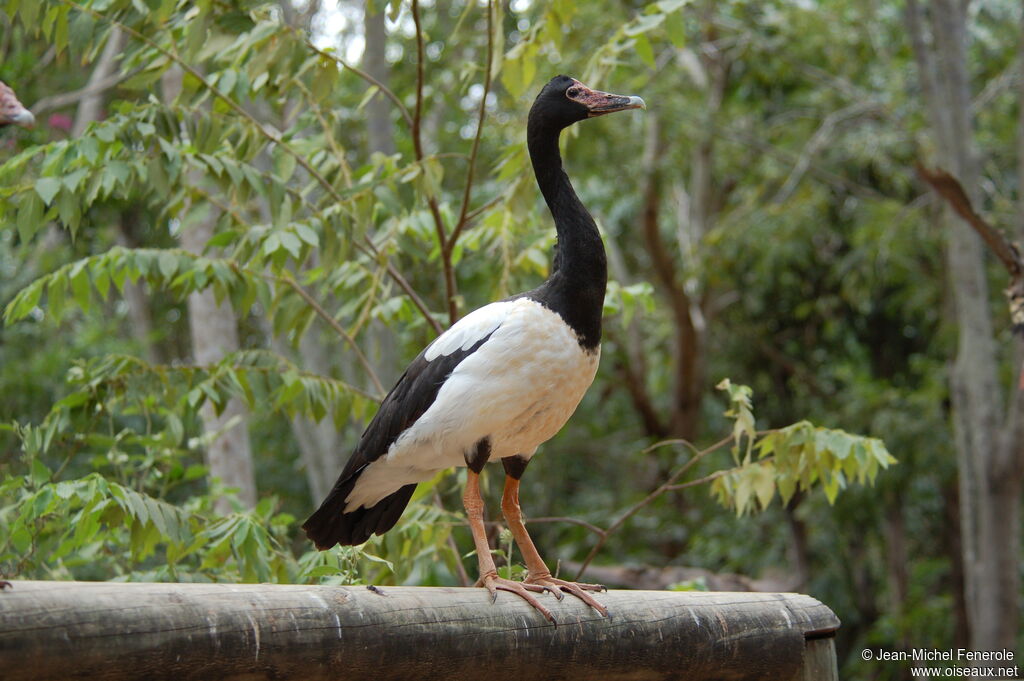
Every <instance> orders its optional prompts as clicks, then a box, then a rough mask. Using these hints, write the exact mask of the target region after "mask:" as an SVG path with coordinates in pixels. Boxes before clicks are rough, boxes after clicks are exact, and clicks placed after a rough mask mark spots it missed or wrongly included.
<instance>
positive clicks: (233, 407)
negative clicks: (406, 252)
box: [163, 68, 256, 514]
mask: <svg viewBox="0 0 1024 681" xmlns="http://www.w3.org/2000/svg"><path fill="white" fill-rule="evenodd" d="M181 81H182V71H181V70H180V69H178V68H173V69H171V70H169V71H168V72H167V73H166V74H165V75H164V78H163V91H164V99H165V101H168V102H169V101H172V100H173V99H174V98H175V97H176V96H177V95H178V93H180V92H181V87H182V82H181ZM201 181H202V178H199V177H194V178H191V179H190V184H193V183H199V182H201ZM207 210H208V213H206V214H205V215H202V216H199V217H196V216H195V213H193V215H192V216H190V218H191V219H183V220H182V228H181V236H180V240H181V247H182V248H184V249H185V250H187V251H191V252H192V253H202V252H203V249H205V248H206V244H207V242H208V241H209V240H210V239H211V238H212V237H213V234H214V229H215V227H216V224H217V213H216V212H215V211H214V210H213V209H212V208H209V207H208V208H207ZM188 316H189V329H190V331H191V337H192V354H193V359H194V361H195V362H196V363H197V364H199V365H209V364H215V363H217V362H219V361H220V360H222V359H223V358H224V357H225V356H226V355H228V354H229V353H231V352H234V351H236V350H238V348H239V345H238V320H237V318H236V317H235V311H234V309H232V307H231V304H230V302H228V301H226V300H225V301H223V302H222V303H217V300H216V298H215V297H214V294H213V290H212V289H207V290H205V291H200V292H196V293H193V294H191V295H190V296H189V297H188ZM200 417H201V418H202V421H203V431H204V433H206V434H208V435H212V437H213V439H212V440H211V441H210V442H209V443H208V444H207V446H206V454H205V456H206V465H207V467H208V468H209V475H210V478H211V479H213V480H220V482H221V483H222V484H223V485H225V486H226V487H232V488H236V489H237V490H238V498H239V499H240V500H241V501H242V503H243V504H244V505H246V506H254V505H255V504H256V477H255V473H254V472H253V463H252V447H251V445H250V442H249V428H248V413H247V410H246V409H245V406H244V405H243V404H242V403H241V401H240V400H238V399H236V398H232V399H231V400H229V401H228V403H227V405H226V406H225V408H224V410H223V411H222V412H221V413H220V414H217V413H216V410H215V408H214V406H213V405H212V404H211V403H210V402H209V401H207V402H205V403H204V404H203V406H202V408H201V409H200ZM214 508H215V509H216V511H217V512H218V513H222V514H226V513H229V512H231V510H232V507H231V504H230V502H229V501H228V499H227V498H219V499H217V500H216V501H215V502H214Z"/></svg>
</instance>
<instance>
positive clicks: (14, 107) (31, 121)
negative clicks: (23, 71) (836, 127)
mask: <svg viewBox="0 0 1024 681" xmlns="http://www.w3.org/2000/svg"><path fill="white" fill-rule="evenodd" d="M35 122H36V119H35V117H34V116H33V115H32V112H31V111H29V110H28V109H26V108H25V107H24V106H22V105H21V102H19V101H18V97H17V95H15V94H14V90H12V89H11V88H10V87H9V86H8V85H7V84H5V83H4V82H3V81H0V127H3V126H5V125H20V126H21V127H23V128H31V127H32V126H33V125H35Z"/></svg>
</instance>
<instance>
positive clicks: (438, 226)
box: [412, 0, 459, 325]
mask: <svg viewBox="0 0 1024 681" xmlns="http://www.w3.org/2000/svg"><path fill="white" fill-rule="evenodd" d="M412 20H413V23H414V24H415V26H416V109H415V110H414V112H413V116H412V144H413V149H414V151H415V153H416V160H417V161H421V162H422V161H423V158H424V154H423V138H422V134H421V123H422V120H423V81H424V71H423V69H424V61H425V59H426V57H425V55H424V48H423V26H422V25H421V23H420V3H419V0H412ZM427 205H428V206H430V215H431V216H432V217H433V218H434V231H435V232H437V244H438V247H439V249H440V251H441V269H442V270H443V274H444V288H445V302H446V303H447V305H446V307H447V308H448V324H449V325H451V324H454V323H455V321H456V320H457V319H458V318H459V306H458V302H457V298H458V288H457V286H456V282H455V269H454V268H453V267H452V260H451V257H445V253H450V251H449V250H448V237H447V235H446V232H445V228H444V218H442V217H441V209H440V207H439V206H438V205H437V197H436V196H428V197H427Z"/></svg>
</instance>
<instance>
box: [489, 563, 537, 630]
mask: <svg viewBox="0 0 1024 681" xmlns="http://www.w3.org/2000/svg"><path fill="white" fill-rule="evenodd" d="M477 584H478V585H482V586H485V587H487V590H488V591H490V592H491V603H494V602H495V601H497V600H498V592H499V591H508V592H509V593H514V594H515V595H517V596H519V597H520V598H522V599H523V600H524V601H526V602H527V603H529V604H530V605H531V606H533V608H534V609H535V610H537V612H539V613H540V614H542V615H544V618H545V619H547V620H548V621H549V622H551V623H552V624H557V622H555V617H554V615H552V614H551V611H550V610H548V609H547V608H545V607H544V606H543V605H541V603H540V601H538V600H537V599H536V598H535V597H534V595H533V594H534V593H543V592H544V591H545V590H546V587H544V586H540V585H537V584H527V583H526V582H516V581H513V580H511V579H503V578H501V577H499V576H498V575H496V574H494V573H491V574H487V575H483V576H481V577H480V581H479V582H477ZM531 592H533V593H531Z"/></svg>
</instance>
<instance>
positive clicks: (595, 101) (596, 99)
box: [569, 81, 647, 118]
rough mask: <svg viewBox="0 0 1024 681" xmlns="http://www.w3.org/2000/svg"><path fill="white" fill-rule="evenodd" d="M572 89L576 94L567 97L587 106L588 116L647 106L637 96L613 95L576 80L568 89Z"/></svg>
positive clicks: (592, 116)
mask: <svg viewBox="0 0 1024 681" xmlns="http://www.w3.org/2000/svg"><path fill="white" fill-rule="evenodd" d="M572 89H575V90H576V94H575V95H573V96H570V97H569V99H572V100H574V101H576V102H579V103H580V104H582V105H583V106H585V107H587V117H588V118H594V117H595V116H604V115H605V114H610V113H615V112H616V111H625V110H627V109H646V108H647V105H646V104H645V103H644V100H642V99H641V98H639V97H630V96H626V95H613V94H611V93H609V92H601V91H600V90H592V89H591V88H588V87H587V86H586V85H584V84H583V83H581V82H579V81H576V84H575V85H574V86H573V87H572V88H570V90H572Z"/></svg>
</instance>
